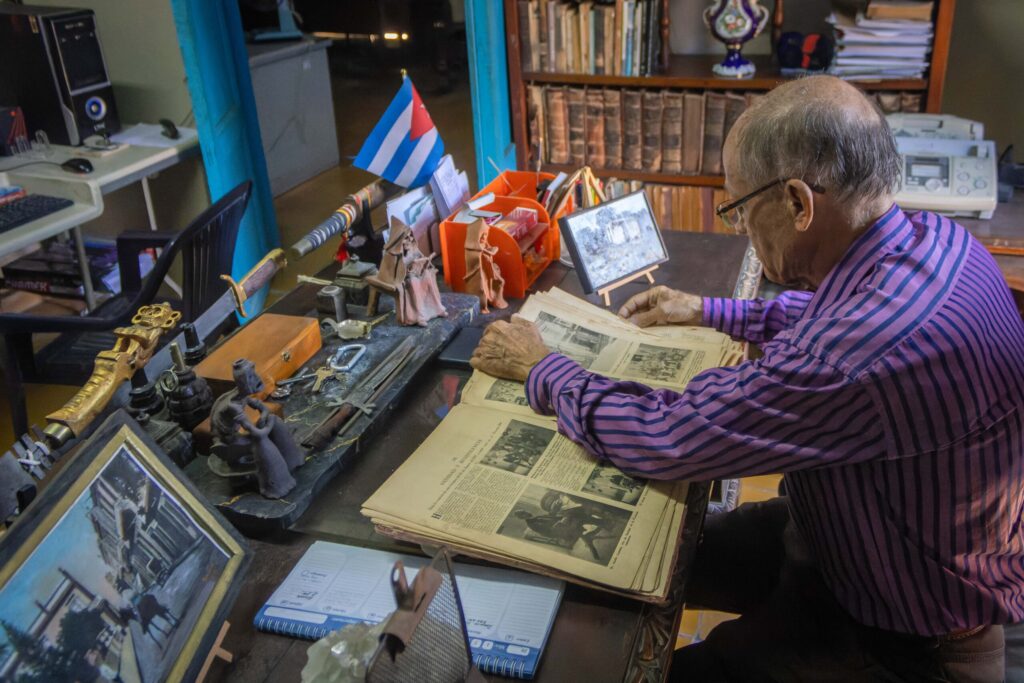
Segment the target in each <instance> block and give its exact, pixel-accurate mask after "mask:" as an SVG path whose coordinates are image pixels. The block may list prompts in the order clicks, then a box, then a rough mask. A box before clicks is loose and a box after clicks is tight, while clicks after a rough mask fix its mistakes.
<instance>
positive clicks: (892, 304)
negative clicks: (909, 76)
mask: <svg viewBox="0 0 1024 683" xmlns="http://www.w3.org/2000/svg"><path fill="white" fill-rule="evenodd" d="M723 153H724V163H725V174H726V184H725V187H726V191H727V192H728V193H729V195H730V196H731V197H733V198H734V199H733V200H731V201H729V202H727V203H726V204H724V205H723V206H721V207H719V209H718V214H719V215H720V216H721V217H722V218H723V220H724V221H725V222H726V223H727V224H730V225H732V226H734V227H735V228H736V229H737V230H738V231H740V232H743V233H746V234H748V235H749V236H750V239H751V241H752V242H753V245H754V247H755V249H756V250H757V253H758V256H759V257H760V259H761V261H762V262H763V263H764V269H765V274H766V276H767V277H768V278H769V279H771V280H773V281H775V282H778V283H782V284H786V285H791V286H795V287H799V288H801V289H804V290H807V291H791V292H787V293H785V294H783V295H782V296H780V297H779V298H778V299H776V300H774V301H761V300H755V301H737V300H731V299H710V298H704V299H701V298H699V297H696V296H693V295H690V294H684V293H681V292H675V291H672V290H670V289H667V288H665V287H655V288H654V289H652V290H650V291H649V292H647V293H645V294H641V295H639V296H637V297H634V298H633V299H631V300H630V301H628V302H627V303H626V305H625V306H624V307H623V308H622V310H621V311H620V314H621V315H623V316H625V317H628V318H629V319H630V320H632V321H634V322H636V323H637V324H639V325H642V326H646V325H656V324H673V323H679V324H691V325H692V324H702V325H707V326H711V327H714V328H717V329H719V330H721V331H723V332H725V333H727V334H730V335H732V336H733V337H736V338H740V339H745V340H748V341H750V342H753V343H755V344H759V345H760V346H761V348H762V350H763V352H764V356H763V358H761V359H759V360H757V361H752V362H747V363H743V364H742V365H739V366H736V367H731V368H721V369H717V370H711V371H708V372H706V373H703V374H702V375H699V376H697V377H695V378H694V380H693V381H692V382H691V383H690V385H689V386H688V387H687V389H686V391H684V392H683V393H681V394H677V393H673V392H669V391H664V390H661V391H652V390H649V389H646V388H644V387H642V386H640V385H637V384H634V383H628V382H615V381H611V380H608V379H605V378H603V377H600V376H597V375H594V374H592V373H589V372H587V371H585V370H583V369H582V368H581V367H580V366H579V365H577V364H576V363H574V362H573V361H571V360H569V359H567V358H565V357H563V356H560V355H558V354H549V353H548V350H547V349H546V348H545V347H544V344H543V342H542V341H541V339H540V337H539V335H538V334H537V332H536V330H535V329H534V328H533V326H532V325H530V324H529V323H526V322H524V321H521V320H514V321H513V322H512V323H495V324H494V325H493V326H491V328H489V329H488V330H487V332H486V333H485V335H484V338H483V340H482V341H481V344H480V346H479V348H478V350H477V353H476V355H475V357H474V361H473V362H474V366H475V367H477V368H480V369H482V370H483V371H485V372H489V373H491V374H494V375H498V376H503V377H507V378H510V379H518V380H521V381H525V382H526V388H527V395H528V398H529V401H530V405H531V406H532V407H533V408H534V410H536V411H538V412H542V413H547V414H552V413H553V414H555V415H557V418H558V427H559V430H560V431H561V432H562V433H564V434H565V435H567V436H568V437H569V438H571V439H572V440H574V441H576V442H577V443H579V444H580V445H582V446H583V447H584V448H586V449H587V450H588V451H589V452H590V453H592V454H593V455H594V456H595V457H597V458H600V459H602V460H610V461H611V462H612V463H614V464H615V465H617V466H618V467H619V468H620V469H622V470H623V471H624V472H626V473H627V474H630V475H635V476H641V477H649V478H661V479H694V480H704V479H713V478H718V477H742V476H749V475H756V474H763V473H767V472H784V473H786V484H787V489H788V496H787V497H786V498H779V499H775V500H773V501H769V502H767V503H763V504H760V505H745V506H741V507H740V508H739V509H737V510H736V511H734V512H731V513H726V514H724V515H721V516H718V517H714V518H709V519H708V522H707V525H706V528H705V533H704V536H703V539H702V542H701V546H700V549H699V551H698V555H697V560H696V563H695V567H694V572H693V575H692V577H691V581H690V584H689V587H688V593H687V602H688V603H689V604H702V605H704V606H707V607H712V608H715V607H717V608H720V609H727V610H729V611H734V612H739V613H740V614H741V615H742V616H741V617H740V618H739V619H737V620H734V621H731V622H726V623H724V624H722V625H721V626H719V627H718V628H716V629H715V630H714V631H712V632H711V634H710V636H709V637H708V638H707V640H705V641H704V642H703V643H701V644H698V645H696V646H691V647H688V648H684V649H683V650H680V651H679V652H678V653H677V656H676V659H675V661H674V663H673V677H674V678H675V679H677V680H757V681H761V680H844V681H845V680H914V681H918V680H927V681H933V680H934V681H946V680H957V681H959V680H963V681H966V680H970V681H999V680H1002V677H1003V657H1004V654H1003V634H1002V627H1001V625H1002V624H1007V623H1012V622H1018V621H1021V620H1022V619H1024V534H1022V528H1021V523H1022V520H1021V515H1022V505H1024V486H1022V484H1024V481H1022V480H1024V454H1022V451H1024V436H1022V434H1024V324H1022V322H1021V318H1020V315H1019V314H1018V312H1017V311H1016V310H1015V308H1014V304H1013V300H1012V298H1011V296H1010V293H1009V291H1008V289H1007V287H1006V284H1005V283H1004V281H1003V279H1002V277H1001V274H1000V272H999V270H998V268H997V267H996V264H995V262H994V261H993V259H992V258H991V257H990V256H989V255H988V253H987V252H986V251H985V250H984V249H983V248H982V246H981V245H980V244H978V242H976V241H975V240H974V239H973V238H972V237H971V236H970V235H969V234H968V233H967V232H966V231H965V230H964V229H963V228H961V227H960V226H958V225H956V224H955V223H953V222H952V221H950V220H948V219H946V218H942V217H940V216H937V215H934V214H929V213H920V214H913V215H907V214H905V213H904V212H903V211H901V210H900V209H899V207H898V206H895V205H894V204H893V203H892V192H893V189H894V188H895V186H896V183H897V180H898V176H899V173H900V159H899V157H898V155H897V153H896V149H895V146H894V143H893V139H892V135H891V133H890V131H889V129H888V126H887V125H886V123H885V120H884V118H883V117H882V116H881V114H880V113H879V111H878V110H877V109H876V108H875V107H874V106H873V105H872V104H871V103H870V102H869V101H868V100H867V99H866V98H865V97H864V96H863V95H861V94H860V93H859V92H858V91H857V90H856V89H855V88H853V87H851V86H850V85H848V84H846V83H844V82H842V81H839V80H836V79H833V78H830V77H815V78H807V79H803V80H799V81H795V82H791V83H787V84H785V85H782V86H780V87H778V88H776V89H775V90H773V91H772V92H770V93H769V94H768V95H767V96H766V97H765V98H763V100H761V101H760V102H759V103H758V104H757V105H755V106H754V107H752V108H751V109H750V110H748V111H747V112H746V113H745V114H744V115H743V116H742V117H741V118H740V119H739V121H737V123H736V125H735V127H734V128H733V129H732V131H731V132H730V134H729V136H728V139H727V140H726V144H725V148H724V152H723Z"/></svg>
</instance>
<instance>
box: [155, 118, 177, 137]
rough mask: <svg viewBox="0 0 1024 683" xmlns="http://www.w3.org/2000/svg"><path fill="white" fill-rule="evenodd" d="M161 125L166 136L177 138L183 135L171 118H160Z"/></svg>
mask: <svg viewBox="0 0 1024 683" xmlns="http://www.w3.org/2000/svg"><path fill="white" fill-rule="evenodd" d="M160 125H161V126H162V127H163V131H162V134H163V136H164V137H165V138H170V139H172V140H177V139H178V138H180V137H181V133H179V132H178V127H177V126H175V125H174V122H173V121H171V120H170V119H160Z"/></svg>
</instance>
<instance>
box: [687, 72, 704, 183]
mask: <svg viewBox="0 0 1024 683" xmlns="http://www.w3.org/2000/svg"><path fill="white" fill-rule="evenodd" d="M703 151H704V93H694V92H688V93H684V94H683V173H686V174H688V175H697V174H699V173H700V163H701V156H702V155H703Z"/></svg>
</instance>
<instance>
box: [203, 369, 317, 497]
mask: <svg viewBox="0 0 1024 683" xmlns="http://www.w3.org/2000/svg"><path fill="white" fill-rule="evenodd" d="M232 375H233V376H234V379H235V388H234V389H232V390H231V391H229V392H227V393H226V394H224V395H222V396H221V397H220V398H218V399H217V402H216V403H214V405H213V412H212V413H211V419H210V421H211V427H212V430H213V435H214V446H213V456H211V457H216V458H218V459H219V460H220V461H222V462H223V463H224V464H225V465H227V466H228V467H229V468H231V469H233V470H236V471H240V473H244V472H246V471H251V469H252V468H253V467H255V473H256V479H257V481H258V482H259V487H260V493H261V494H263V495H264V496H265V497H267V498H281V497H282V496H285V495H287V494H288V492H289V491H291V490H292V489H293V488H295V478H294V477H293V476H292V474H291V473H292V471H294V470H295V469H297V468H299V467H300V466H301V465H302V464H303V463H304V462H305V460H306V459H305V455H304V454H303V451H302V448H301V447H299V445H298V444H297V443H296V442H295V437H294V436H292V433H291V431H289V430H288V427H287V426H286V425H285V423H284V421H283V420H281V418H279V417H278V416H277V415H274V414H273V413H271V412H270V411H269V410H268V409H267V407H266V405H264V404H263V402H262V401H260V400H259V399H257V398H255V397H254V396H253V394H257V393H259V392H260V391H262V390H263V380H262V379H260V376H259V374H258V373H257V372H256V366H255V365H254V364H253V363H252V361H249V360H246V359H245V358H241V359H239V360H236V361H235V363H234V365H233V366H232ZM246 406H248V407H250V408H252V409H254V410H256V411H258V412H259V418H258V419H257V420H256V422H255V424H254V423H253V422H252V420H250V419H249V417H248V416H247V415H246V412H245V408H246ZM215 471H216V470H215Z"/></svg>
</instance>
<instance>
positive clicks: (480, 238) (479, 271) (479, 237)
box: [463, 218, 508, 313]
mask: <svg viewBox="0 0 1024 683" xmlns="http://www.w3.org/2000/svg"><path fill="white" fill-rule="evenodd" d="M489 233H490V226H489V225H487V223H485V222H484V221H483V220H482V219H479V218H478V219H477V220H475V221H473V222H472V223H470V224H469V225H468V226H466V276H465V277H464V278H463V283H464V285H465V288H466V293H467V294H476V295H477V296H478V297H480V312H481V313H490V310H488V308H487V307H488V306H494V307H495V308H497V309H499V310H500V309H502V308H508V302H507V301H505V297H504V296H503V295H502V290H504V289H505V278H503V277H502V276H501V269H500V268H498V264H497V263H495V262H494V255H495V254H497V253H498V248H497V247H492V246H491V243H490V241H489V240H488V236H489Z"/></svg>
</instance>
